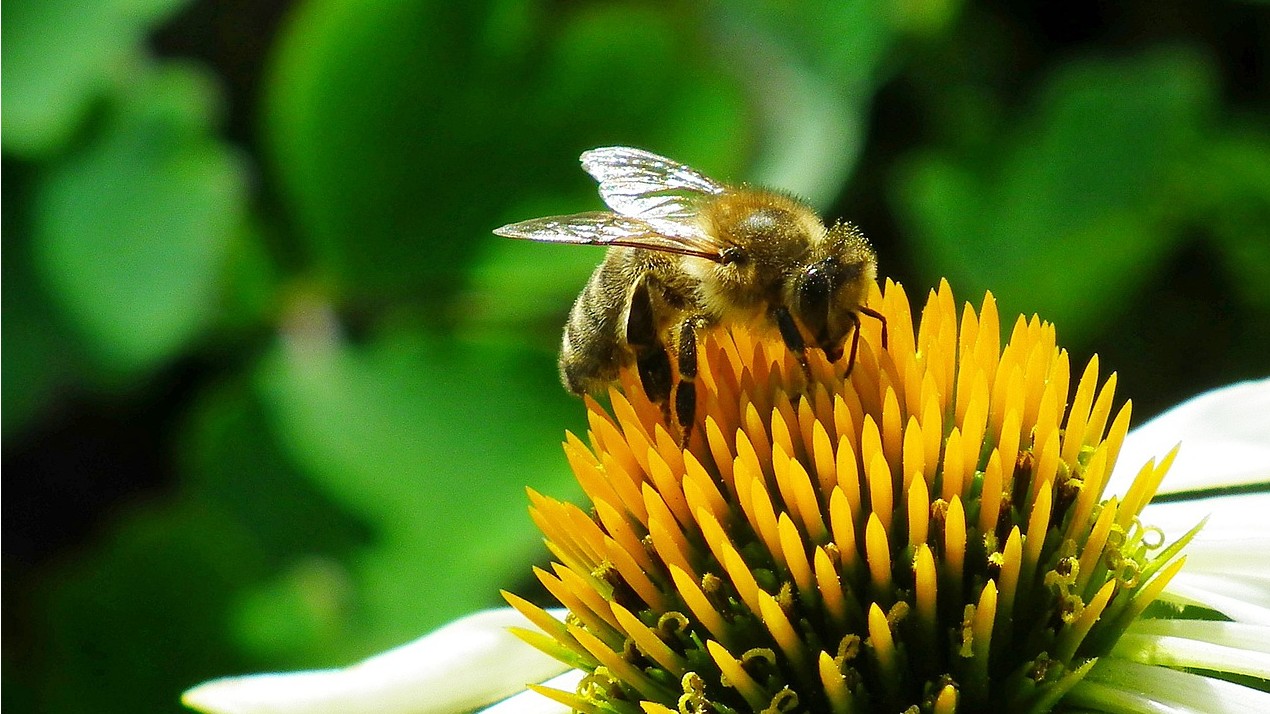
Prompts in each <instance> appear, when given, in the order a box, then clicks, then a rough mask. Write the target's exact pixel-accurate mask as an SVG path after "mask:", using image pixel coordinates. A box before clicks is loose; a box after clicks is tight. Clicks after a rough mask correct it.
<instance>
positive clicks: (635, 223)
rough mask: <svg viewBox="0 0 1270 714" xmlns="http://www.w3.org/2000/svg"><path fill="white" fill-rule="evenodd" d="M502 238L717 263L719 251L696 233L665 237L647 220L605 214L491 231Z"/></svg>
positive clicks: (556, 218)
mask: <svg viewBox="0 0 1270 714" xmlns="http://www.w3.org/2000/svg"><path fill="white" fill-rule="evenodd" d="M494 233H495V234H496V235H500V236H503V237H505V238H521V239H524V240H534V241H540V242H542V243H573V244H577V245H608V246H613V245H620V246H627V247H630V248H643V249H645V250H655V251H659V252H662V253H676V254H678V255H692V256H696V257H699V258H706V259H707V260H713V261H716V262H717V261H719V260H721V259H722V258H721V256H720V253H719V248H718V246H717V245H716V244H714V243H713V242H712V241H710V240H708V239H707V238H706V237H705V236H702V235H699V234H685V235H666V234H665V233H661V232H659V231H658V230H657V229H656V228H655V227H654V226H653V225H651V224H650V223H648V222H647V221H643V220H640V219H638V218H629V217H627V216H619V215H617V214H616V213H609V212H607V211H595V212H592V213H576V214H573V215H571V216H547V217H545V218H534V219H532V220H528V221H521V222H520V223H512V224H509V225H506V226H503V227H502V228H497V229H495V230H494Z"/></svg>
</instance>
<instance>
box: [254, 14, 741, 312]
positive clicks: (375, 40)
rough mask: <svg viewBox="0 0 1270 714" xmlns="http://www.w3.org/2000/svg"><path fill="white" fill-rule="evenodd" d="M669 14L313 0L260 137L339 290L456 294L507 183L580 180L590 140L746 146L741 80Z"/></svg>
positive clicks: (274, 83)
mask: <svg viewBox="0 0 1270 714" xmlns="http://www.w3.org/2000/svg"><path fill="white" fill-rule="evenodd" d="M549 10H552V11H551V12H549ZM676 19H677V18H676V16H675V15H673V14H668V13H665V12H658V11H656V10H654V9H652V8H649V7H645V6H643V5H640V4H636V3H616V4H605V5H590V4H584V5H579V6H576V7H574V6H570V7H563V8H556V7H553V6H552V7H549V6H548V5H547V4H545V3H542V2H530V3H523V4H521V5H519V6H518V5H516V4H514V3H508V2H497V1H492V0H489V1H485V2H474V3H466V4H454V3H441V2H435V1H430V0H393V1H392V2H386V3H360V2H352V1H350V0H316V1H315V2H310V3H308V4H306V5H304V6H303V7H302V8H301V9H300V12H298V13H297V14H296V15H294V16H293V18H292V21H291V23H290V25H289V26H288V27H287V28H286V30H285V33H284V36H283V38H282V40H281V43H280V46H279V49H278V52H277V55H276V57H275V61H274V63H273V71H272V72H271V74H270V78H269V84H268V91H267V94H266V106H267V113H266V122H267V123H266V138H267V141H268V148H269V150H270V152H271V157H272V159H273V166H274V171H275V172H276V173H277V175H278V177H279V183H280V187H281V189H282V191H283V195H284V197H285V199H286V200H287V201H288V204H289V206H288V207H289V208H290V210H291V211H292V218H293V219H294V222H295V224H296V226H297V228H298V231H299V239H300V240H301V243H302V245H303V246H305V247H306V249H307V251H308V252H309V253H310V254H311V256H312V259H313V260H314V261H315V266H313V267H314V268H316V270H317V272H318V273H319V275H320V277H322V278H323V279H326V280H329V281H331V282H332V283H333V287H334V289H335V292H336V294H337V295H339V296H341V297H345V296H353V297H357V298H362V299H367V298H370V299H379V298H384V297H396V298H401V297H407V298H412V299H416V300H417V299H424V300H427V299H436V298H445V297H449V296H450V295H452V294H453V291H454V290H455V289H456V288H458V287H459V286H461V285H462V284H463V281H464V275H465V273H466V272H467V270H468V269H469V268H470V267H471V265H472V263H473V262H474V261H475V260H476V256H477V255H478V254H479V252H480V245H481V243H482V242H483V241H491V240H493V238H492V237H491V236H490V235H489V231H490V229H492V228H493V227H495V226H496V225H498V217H499V216H501V215H503V214H504V213H505V211H506V209H507V207H508V206H509V205H511V204H512V203H513V202H514V201H517V200H519V199H521V198H522V197H523V196H524V195H525V194H526V193H529V192H535V193H538V194H539V195H550V194H551V193H556V194H558V193H560V192H561V191H562V190H565V191H569V190H573V191H576V192H578V195H583V194H582V193H581V190H582V188H583V186H585V185H586V182H585V177H584V176H583V175H582V173H581V172H580V171H579V170H578V168H577V164H576V163H575V160H576V157H577V155H578V154H579V153H580V152H581V151H582V150H584V149H587V148H591V147H593V146H595V145H598V144H600V143H613V142H619V143H627V144H641V145H648V146H650V148H654V149H658V150H662V151H672V150H674V149H675V144H676V143H679V142H682V143H681V144H680V145H681V146H684V147H686V148H691V149H693V150H694V151H696V152H699V153H695V154H693V155H690V156H684V157H683V158H685V159H691V160H698V159H700V158H701V157H702V156H708V157H711V158H714V159H716V160H718V159H719V158H720V157H726V156H737V155H738V154H739V152H738V151H736V149H737V148H738V147H739V146H741V145H742V144H743V142H744V141H745V139H746V136H745V124H744V121H743V119H744V117H745V111H744V98H743V97H742V95H741V94H740V93H739V91H738V89H737V87H736V80H735V78H731V77H729V76H728V75H727V74H726V73H725V72H724V71H723V70H722V69H721V68H719V67H717V66H715V65H712V64H711V62H710V61H709V59H708V58H707V57H706V56H705V55H703V54H702V53H700V52H697V51H694V50H693V48H694V45H695V44H696V42H697V39H698V38H697V37H696V35H695V34H693V33H694V31H695V29H696V28H697V25H696V24H695V23H693V22H687V23H682V24H681V23H677V22H676ZM685 128H690V129H691V130H690V131H687V130H685ZM528 137H532V139H529V138H528ZM734 160H735V159H734ZM734 165H736V166H739V165H740V164H739V162H738V163H737V164H734ZM592 195H593V194H592Z"/></svg>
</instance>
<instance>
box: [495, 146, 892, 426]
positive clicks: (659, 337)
mask: <svg viewBox="0 0 1270 714" xmlns="http://www.w3.org/2000/svg"><path fill="white" fill-rule="evenodd" d="M582 168H583V169H585V170H586V172H587V173H589V174H591V176H593V177H594V178H595V179H596V180H597V181H598V182H599V184H600V185H599V191H600V196H601V197H602V198H603V199H604V203H605V204H607V205H608V207H609V208H610V209H611V211H594V212H590V213H577V214H573V215H569V216H551V217H546V218H535V219H532V220H528V221H522V222H520V223H512V224H510V225H506V226H503V227H501V228H499V229H497V230H495V231H494V233H496V234H497V235H500V236H505V237H508V238H522V239H526V240H534V241H542V242H546V243H571V244H578V245H603V246H608V252H607V253H606V254H605V256H604V261H603V262H602V263H601V264H600V266H599V267H598V268H596V270H595V273H593V274H592V275H591V279H590V280H589V281H587V284H586V287H585V288H583V290H582V294H581V295H579V296H578V299H577V301H576V302H575V303H574V304H573V309H572V311H571V312H570V313H569V320H568V323H567V324H566V325H565V328H564V339H563V341H562V344H561V348H560V362H559V364H560V376H561V380H562V381H563V382H564V385H565V387H566V388H567V389H568V390H569V391H570V392H573V393H574V394H577V395H579V396H581V395H582V394H585V393H601V392H603V391H604V390H605V389H607V388H608V386H609V385H611V384H612V383H614V382H615V381H616V380H617V378H618V374H619V372H620V370H621V369H622V368H623V367H627V366H629V365H630V364H632V363H634V364H635V366H636V369H637V371H638V374H639V378H640V383H641V386H642V387H643V389H644V392H645V393H646V394H647V395H648V397H649V399H650V400H652V401H653V402H654V403H656V404H659V405H660V406H661V408H662V410H663V413H665V414H666V417H667V421H669V416H670V404H671V397H672V391H673V397H674V400H673V403H674V414H675V419H676V421H677V422H678V423H679V425H680V428H681V435H682V439H683V441H684V443H686V442H687V440H688V435H689V433H690V430H691V428H692V424H693V420H694V418H695V415H696V402H697V399H696V387H695V385H694V380H695V379H696V376H697V339H698V336H699V334H700V333H701V331H702V330H704V329H707V328H710V327H713V326H716V325H727V324H736V323H744V324H747V325H764V324H765V325H770V326H774V327H775V328H776V330H777V331H778V332H779V334H780V336H781V338H782V340H783V341H784V343H785V345H786V347H788V348H789V350H790V351H791V352H792V353H793V354H794V355H795V356H796V357H797V358H798V360H799V361H800V363H801V364H802V366H803V368H804V370H806V369H807V351H808V349H809V348H810V347H815V348H817V349H820V350H822V351H823V352H824V354H825V356H826V357H827V358H828V359H829V361H831V362H834V361H837V360H838V359H839V358H841V357H842V353H843V346H844V343H845V341H846V338H847V335H848V334H850V335H851V348H850V354H849V356H848V357H847V371H848V372H850V370H851V368H852V366H853V365H854V364H855V358H856V351H857V349H858V347H859V343H860V331H859V327H860V318H859V315H860V314H864V315H868V316H869V317H872V318H875V319H877V320H880V321H881V322H882V340H883V345H885V343H886V319H885V318H884V317H883V316H882V314H881V313H879V312H877V311H875V310H872V309H870V308H869V307H868V306H866V305H865V300H866V298H867V296H868V289H869V285H870V283H872V282H873V281H874V280H875V279H876V276H877V255H876V253H875V252H874V250H873V247H872V246H871V245H869V242H868V241H867V240H866V239H865V237H864V235H863V234H862V233H861V232H860V231H859V229H857V228H856V227H855V226H852V225H850V224H848V223H837V224H835V225H834V226H833V227H832V228H826V227H825V224H824V223H823V222H821V220H820V217H819V216H817V215H816V212H815V211H814V210H812V209H811V207H809V206H807V205H806V204H805V203H803V202H801V201H799V200H797V199H794V198H791V197H790V196H787V195H785V194H782V193H777V192H774V191H767V190H762V189H756V188H750V187H748V186H740V187H734V186H727V185H725V184H722V183H719V182H717V181H715V180H714V179H711V178H709V177H707V176H705V175H703V174H701V173H700V172H698V171H696V170H695V169H692V168H690V167H688V166H685V165H683V164H680V163H677V162H675V161H672V160H670V159H667V158H665V157H663V156H658V155H656V154H653V153H650V152H648V151H643V150H641V149H633V148H629V147H625V146H611V147H604V148H599V149H594V150H592V151H587V152H585V153H584V154H582ZM672 351H673V353H674V357H675V361H676V362H677V366H678V372H679V382H678V385H674V384H672V382H673V380H674V377H673V372H672V369H671V352H672Z"/></svg>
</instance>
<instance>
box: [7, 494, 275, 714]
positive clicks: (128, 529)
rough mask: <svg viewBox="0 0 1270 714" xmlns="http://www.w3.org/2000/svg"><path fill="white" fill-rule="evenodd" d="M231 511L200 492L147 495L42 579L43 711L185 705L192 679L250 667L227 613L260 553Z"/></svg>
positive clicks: (37, 658)
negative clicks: (180, 498)
mask: <svg viewBox="0 0 1270 714" xmlns="http://www.w3.org/2000/svg"><path fill="white" fill-rule="evenodd" d="M224 515H225V514H223V513H219V512H216V511H214V510H209V509H207V508H206V507H205V506H203V505H200V504H197V503H195V502H193V501H186V502H181V503H171V504H168V503H162V504H160V503H155V504H150V505H147V506H146V507H144V508H141V509H138V510H136V511H134V512H132V513H130V514H128V515H127V516H125V517H123V518H121V519H120V521H119V523H118V524H117V526H116V527H114V528H111V529H110V530H109V532H108V533H107V536H106V538H105V540H104V542H103V543H102V544H101V545H100V546H98V547H95V548H93V549H91V550H89V551H87V552H85V553H83V554H82V555H81V556H80V557H78V558H76V559H75V560H74V561H72V562H70V563H68V564H65V565H64V566H63V567H62V568H60V569H59V570H58V572H57V573H56V574H55V575H54V576H52V577H50V578H49V579H48V580H47V581H46V582H45V583H44V584H43V586H42V588H41V590H40V592H39V593H38V594H37V595H36V603H37V604H36V606H35V607H36V608H37V610H38V615H37V617H36V620H35V622H36V624H35V627H38V628H40V630H41V631H42V632H41V634H42V635H43V637H42V638H41V639H42V641H43V643H44V647H43V648H41V649H40V650H39V651H38V652H36V653H34V655H33V657H32V659H31V660H30V661H27V662H23V663H22V666H23V668H28V667H29V668H31V669H33V670H36V671H37V672H38V675H36V677H37V680H38V681H41V685H42V686H41V687H40V688H39V692H40V694H39V695H38V698H39V700H40V701H39V704H40V708H39V710H40V711H48V712H60V713H62V714H73V713H75V712H84V713H85V714H87V713H89V712H92V713H93V714H102V713H104V712H118V713H120V714H123V713H124V712H143V711H144V712H177V711H180V710H181V707H180V706H179V704H178V700H179V697H180V692H181V690H183V689H184V688H186V687H188V686H190V685H192V684H194V683H196V682H198V681H199V680H200V679H201V678H205V677H207V676H209V674H211V673H216V672H220V673H223V672H224V669H223V668H225V667H227V666H233V667H237V668H243V667H247V666H249V663H248V662H246V661H245V660H243V659H242V658H241V657H240V656H239V655H237V654H236V652H235V650H234V648H233V647H232V646H231V644H230V642H229V638H228V636H227V634H226V631H225V629H224V626H223V622H224V619H223V613H225V612H226V611H227V609H228V607H229V604H230V600H231V598H232V593H233V591H234V590H235V589H237V588H239V587H242V586H243V585H245V584H246V583H247V582H250V580H251V578H253V577H259V576H260V573H261V566H262V563H261V562H260V559H259V558H258V557H257V556H256V553H257V552H258V551H257V550H256V549H255V548H254V547H253V545H254V544H253V541H252V540H251V539H250V538H249V537H248V536H247V534H246V533H244V532H243V531H242V530H241V529H239V528H237V527H236V526H235V525H234V523H233V522H232V521H231V520H228V519H226V518H225V517H224ZM231 663H236V664H231Z"/></svg>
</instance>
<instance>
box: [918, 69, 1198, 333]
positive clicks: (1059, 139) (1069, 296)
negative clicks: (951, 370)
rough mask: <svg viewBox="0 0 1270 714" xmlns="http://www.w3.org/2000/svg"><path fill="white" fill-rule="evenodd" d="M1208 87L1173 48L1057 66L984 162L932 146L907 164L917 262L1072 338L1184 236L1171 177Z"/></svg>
mask: <svg viewBox="0 0 1270 714" xmlns="http://www.w3.org/2000/svg"><path fill="white" fill-rule="evenodd" d="M1212 87H1213V80H1212V76H1211V73H1210V69H1209V67H1208V65H1207V64H1206V63H1205V62H1204V61H1203V60H1202V59H1201V58H1199V57H1196V56H1195V55H1192V54H1189V53H1185V52H1178V51H1154V52H1149V53H1144V54H1142V55H1141V56H1139V57H1136V58H1132V59H1125V60H1118V61H1111V60H1093V59H1091V60H1082V61H1078V62H1072V63H1070V64H1068V65H1066V66H1064V67H1062V68H1061V69H1060V70H1059V71H1058V72H1056V73H1055V75H1054V76H1053V77H1052V78H1051V79H1050V80H1049V81H1048V82H1047V84H1046V85H1045V87H1044V89H1043V90H1042V92H1041V96H1040V100H1039V109H1038V112H1037V116H1036V119H1035V120H1032V121H1027V120H1024V121H1021V122H1019V124H1018V128H1017V129H1015V130H1013V131H1010V132H1009V133H1007V134H1006V135H1004V136H1002V137H1000V140H999V144H1000V153H999V154H998V155H997V156H996V157H994V158H992V159H989V160H988V161H987V162H986V163H985V165H973V164H968V163H967V162H964V161H959V160H958V159H956V158H954V157H951V156H946V155H940V154H937V153H928V154H925V155H921V156H919V157H917V158H915V159H913V160H912V161H911V163H910V164H909V165H908V167H907V168H906V170H905V171H904V172H902V174H901V175H900V177H899V183H898V189H897V197H898V203H899V207H900V210H901V214H902V216H903V217H904V218H905V220H906V222H907V223H908V224H909V225H910V228H911V230H910V233H911V235H912V237H913V238H914V240H915V242H916V243H917V249H918V250H919V251H921V253H922V254H923V257H924V258H925V260H924V263H925V264H926V265H929V266H939V270H940V272H941V273H942V274H943V275H945V276H947V277H948V278H949V279H950V280H952V281H953V282H954V284H957V285H959V286H961V287H959V290H961V291H963V292H965V293H966V294H969V295H974V294H976V293H980V292H982V291H983V290H985V289H989V288H990V289H991V290H992V291H993V292H994V293H995V294H996V295H997V297H998V298H999V299H1001V301H1002V302H1003V303H1004V306H1003V312H1011V311H1016V310H1017V311H1020V312H1028V313H1030V312H1039V313H1040V314H1041V315H1042V316H1043V317H1044V318H1045V319H1048V320H1052V321H1054V322H1056V323H1058V324H1061V325H1063V328H1064V333H1065V335H1066V338H1067V339H1069V340H1074V341H1079V340H1080V339H1081V337H1082V336H1084V335H1087V334H1089V333H1090V332H1091V330H1093V329H1095V328H1096V327H1097V326H1099V325H1102V324H1105V323H1106V322H1108V321H1109V320H1111V319H1113V318H1114V317H1115V314H1116V310H1117V309H1118V308H1117V307H1116V305H1117V304H1121V303H1123V302H1124V301H1125V300H1126V299H1127V298H1128V297H1129V296H1131V295H1132V293H1133V292H1134V290H1135V289H1136V288H1137V286H1138V285H1139V284H1140V283H1141V282H1142V281H1143V280H1144V279H1145V278H1146V277H1147V276H1149V275H1150V274H1151V271H1152V266H1158V265H1161V264H1162V263H1163V262H1164V261H1165V259H1166V258H1167V256H1168V255H1169V253H1170V250H1171V248H1172V247H1173V246H1174V245H1175V244H1176V243H1177V242H1178V240H1179V238H1180V235H1181V232H1180V231H1179V230H1177V226H1175V225H1172V224H1171V223H1170V220H1169V219H1170V218H1172V217H1173V215H1172V213H1171V211H1170V206H1171V204H1172V203H1173V202H1174V200H1175V199H1174V197H1173V195H1172V188H1173V186H1174V183H1175V179H1176V176H1177V173H1178V172H1179V171H1180V170H1181V168H1182V167H1183V166H1185V165H1186V164H1187V163H1188V162H1189V161H1191V160H1192V158H1193V157H1194V155H1195V152H1196V151H1197V150H1198V148H1199V146H1200V143H1201V136H1202V134H1201V132H1202V130H1203V129H1204V126H1205V124H1206V121H1207V120H1208V119H1209V114H1210V111H1211V108H1212V105H1213V101H1214V96H1213V91H1212ZM927 277H928V279H929V280H931V281H932V282H933V281H934V280H935V279H937V277H938V276H937V275H934V274H932V275H929V276H927Z"/></svg>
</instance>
